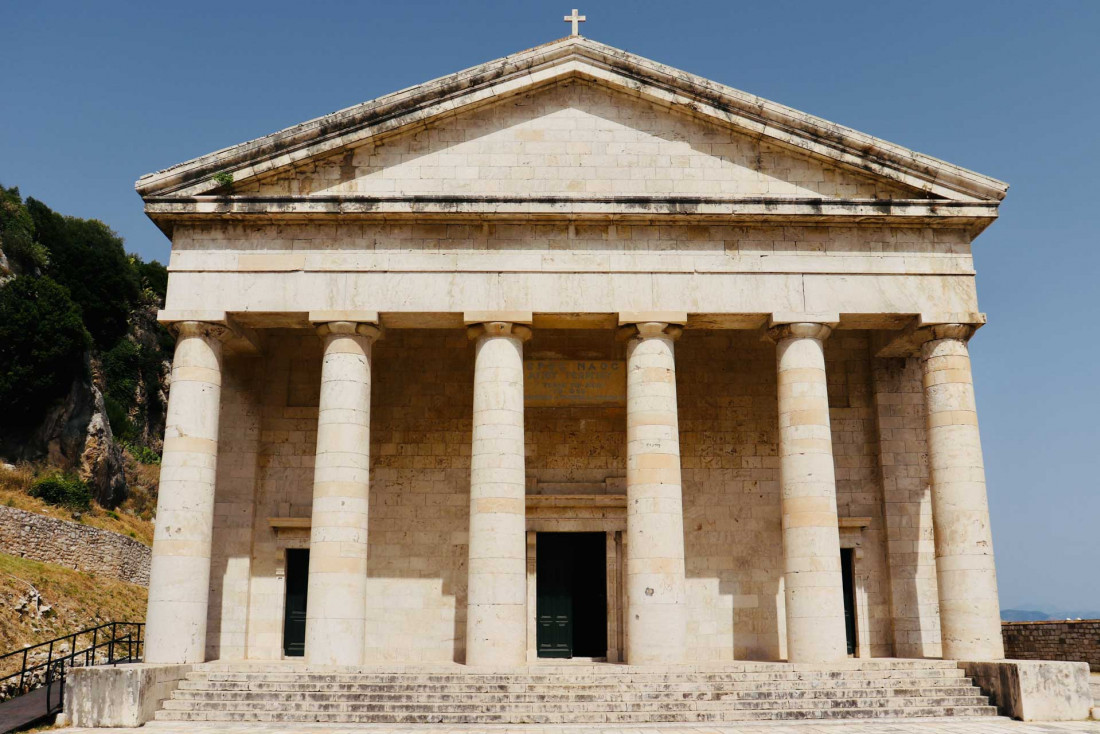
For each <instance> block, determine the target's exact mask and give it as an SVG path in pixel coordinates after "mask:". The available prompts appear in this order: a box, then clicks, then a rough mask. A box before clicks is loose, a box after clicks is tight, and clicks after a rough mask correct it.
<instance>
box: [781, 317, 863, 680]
mask: <svg viewBox="0 0 1100 734" xmlns="http://www.w3.org/2000/svg"><path fill="white" fill-rule="evenodd" d="M829 332H830V329H829V327H828V326H825V325H823V324H788V325H784V326H778V327H774V328H773V329H772V330H771V332H770V335H771V337H772V338H773V339H774V340H775V342H776V355H777V369H778V383H779V472H780V482H781V484H782V498H781V510H782V517H783V569H784V576H783V578H784V586H785V599H786V614H787V660H788V661H790V662H792V663H804V662H805V663H824V662H832V661H834V660H842V659H844V658H845V657H847V652H848V651H847V642H846V638H845V631H844V592H843V585H842V577H841V569H840V533H839V530H838V529H837V511H836V479H835V474H834V470H833V441H832V433H831V429H830V426H829V396H828V392H827V388H826V382H825V352H824V345H823V343H822V342H823V340H824V339H825V338H827V337H828V335H829Z"/></svg>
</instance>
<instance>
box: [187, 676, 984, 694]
mask: <svg viewBox="0 0 1100 734" xmlns="http://www.w3.org/2000/svg"><path fill="white" fill-rule="evenodd" d="M959 685H970V681H969V680H968V679H967V678H964V677H961V676H952V677H950V678H946V677H945V678H917V679H909V678H880V679H876V680H871V679H843V678H838V679H829V680H814V681H707V682H699V683H691V682H676V683H648V682H636V683H632V682H609V683H601V684H591V683H588V684H585V683H581V684H577V683H571V682H566V683H558V684H550V683H540V684H529V685H528V684H507V683H489V684H480V685H478V684H472V683H420V684H408V683H373V682H362V681H355V682H346V683H324V682H299V681H268V680H258V681H210V680H205V679H198V680H193V679H191V680H183V681H180V686H179V689H178V690H183V691H188V690H192V691H273V692H283V693H289V692H297V693H309V692H358V693H387V692H397V693H456V694H457V693H467V694H474V693H555V692H568V693H577V694H582V693H596V694H599V693H604V692H628V691H632V690H638V689H644V690H647V691H654V692H665V691H667V692H678V691H714V690H730V691H736V690H751V691H761V690H763V691H768V690H801V689H820V690H829V689H836V688H848V689H856V688H866V689H875V690H877V689H886V688H943V687H951V686H959Z"/></svg>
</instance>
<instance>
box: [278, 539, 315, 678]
mask: <svg viewBox="0 0 1100 734" xmlns="http://www.w3.org/2000/svg"><path fill="white" fill-rule="evenodd" d="M308 586H309V550H308V549H302V548H288V549H287V551H286V608H285V609H284V610H283V654H284V655H286V656H287V657H301V656H303V655H305V654H306V589H307V588H308Z"/></svg>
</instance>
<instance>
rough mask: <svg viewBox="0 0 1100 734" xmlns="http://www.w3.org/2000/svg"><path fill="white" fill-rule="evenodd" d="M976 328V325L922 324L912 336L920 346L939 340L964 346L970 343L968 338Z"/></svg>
mask: <svg viewBox="0 0 1100 734" xmlns="http://www.w3.org/2000/svg"><path fill="white" fill-rule="evenodd" d="M978 326H979V325H978V324H924V325H922V326H920V327H918V328H917V329H916V330H915V331H914V332H913V334H914V336H915V337H916V338H917V340H918V341H919V342H920V343H922V344H923V343H927V342H931V341H939V340H941V339H954V340H956V341H961V342H963V343H964V344H965V343H966V342H968V341H970V337H972V336H974V332H976V331H977V330H978Z"/></svg>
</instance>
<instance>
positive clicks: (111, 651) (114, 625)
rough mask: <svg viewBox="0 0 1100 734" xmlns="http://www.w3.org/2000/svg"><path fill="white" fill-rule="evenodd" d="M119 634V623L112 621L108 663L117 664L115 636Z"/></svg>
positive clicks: (108, 644)
mask: <svg viewBox="0 0 1100 734" xmlns="http://www.w3.org/2000/svg"><path fill="white" fill-rule="evenodd" d="M117 636H118V626H117V623H115V622H111V641H110V642H108V643H107V664H108V665H114V664H115V637H117Z"/></svg>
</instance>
